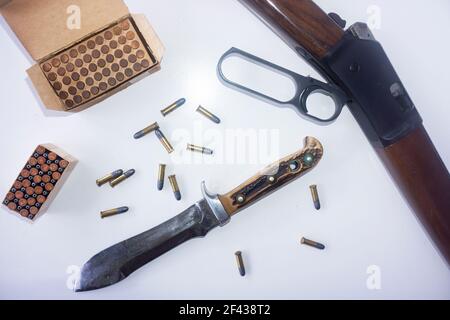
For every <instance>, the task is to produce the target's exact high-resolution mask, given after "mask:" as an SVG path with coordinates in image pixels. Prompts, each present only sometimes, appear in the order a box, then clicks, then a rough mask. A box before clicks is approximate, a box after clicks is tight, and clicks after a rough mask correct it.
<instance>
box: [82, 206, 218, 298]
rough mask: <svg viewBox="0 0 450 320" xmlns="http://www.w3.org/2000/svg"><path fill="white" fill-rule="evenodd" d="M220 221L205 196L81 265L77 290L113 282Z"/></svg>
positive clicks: (105, 285) (201, 233)
mask: <svg viewBox="0 0 450 320" xmlns="http://www.w3.org/2000/svg"><path fill="white" fill-rule="evenodd" d="M219 225H220V223H219V221H218V220H217V218H216V216H215V215H214V214H213V212H212V210H211V209H210V207H209V205H208V204H207V202H206V201H205V200H201V201H199V202H197V203H196V204H194V205H193V206H191V207H190V208H188V209H186V210H185V211H183V212H182V213H180V214H179V215H178V216H176V217H174V218H172V219H170V220H168V221H166V222H164V223H163V224H161V225H159V226H157V227H155V228H153V229H150V230H148V231H146V232H144V233H142V234H140V235H138V236H135V237H133V238H131V239H128V240H125V241H123V242H120V243H118V244H116V245H114V246H112V247H110V248H108V249H106V250H104V251H102V252H100V253H99V254H97V255H96V256H94V257H93V258H91V259H90V260H89V261H88V262H87V263H86V264H85V265H84V266H83V268H82V269H81V273H80V278H79V279H78V281H77V284H76V287H75V291H77V292H81V291H90V290H96V289H100V288H104V287H107V286H110V285H113V284H115V283H117V282H119V281H121V280H123V279H125V278H126V277H128V276H129V275H130V274H131V273H133V272H134V271H136V270H137V269H139V268H140V267H142V266H143V265H145V264H147V263H148V262H150V261H152V260H154V259H156V258H157V257H159V256H161V255H162V254H164V253H166V252H167V251H169V250H171V249H173V248H175V247H177V246H178V245H180V244H182V243H184V242H186V241H188V240H190V239H193V238H197V237H204V236H206V234H207V233H208V232H209V231H210V230H212V229H214V228H215V227H217V226H219Z"/></svg>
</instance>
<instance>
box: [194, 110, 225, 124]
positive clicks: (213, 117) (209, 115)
mask: <svg viewBox="0 0 450 320" xmlns="http://www.w3.org/2000/svg"><path fill="white" fill-rule="evenodd" d="M197 112H198V113H200V114H202V115H204V116H205V117H206V118H208V119H209V120H211V121H212V122H214V123H217V124H219V123H220V119H219V117H217V116H216V115H214V114H213V113H212V112H210V111H209V110H206V109H205V108H203V107H202V106H198V108H197Z"/></svg>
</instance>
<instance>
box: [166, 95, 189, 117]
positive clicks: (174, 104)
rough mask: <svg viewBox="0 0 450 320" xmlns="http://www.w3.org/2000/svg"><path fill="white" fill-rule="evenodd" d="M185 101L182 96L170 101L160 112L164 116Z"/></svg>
mask: <svg viewBox="0 0 450 320" xmlns="http://www.w3.org/2000/svg"><path fill="white" fill-rule="evenodd" d="M185 103H186V99H184V98H182V99H180V100H178V101H176V102H174V103H172V104H171V105H170V106H168V107H167V108H164V109H163V110H161V114H162V115H163V116H164V117H165V116H167V115H168V114H169V113H172V112H173V111H175V110H177V109H178V108H179V107H181V106H182V105H183V104H185Z"/></svg>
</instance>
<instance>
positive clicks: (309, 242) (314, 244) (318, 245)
mask: <svg viewBox="0 0 450 320" xmlns="http://www.w3.org/2000/svg"><path fill="white" fill-rule="evenodd" d="M301 243H302V244H304V245H307V246H310V247H313V248H316V249H319V250H324V249H325V246H324V245H323V244H321V243H319V242H315V241H312V240H309V239H306V238H302V240H301Z"/></svg>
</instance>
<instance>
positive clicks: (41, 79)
mask: <svg viewBox="0 0 450 320" xmlns="http://www.w3.org/2000/svg"><path fill="white" fill-rule="evenodd" d="M27 73H28V76H29V77H30V80H31V82H32V83H33V86H34V88H35V89H36V91H37V93H38V94H39V97H40V98H41V100H42V102H43V103H44V105H45V106H46V107H47V108H48V109H50V110H56V111H63V110H64V108H63V105H62V102H61V100H60V99H59V97H58V96H57V95H56V94H55V91H54V90H53V88H52V86H51V85H50V83H49V82H48V80H47V79H46V78H45V76H44V74H43V73H42V70H41V68H40V67H39V65H38V64H35V65H34V66H32V67H31V68H30V69H28V70H27Z"/></svg>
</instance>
